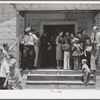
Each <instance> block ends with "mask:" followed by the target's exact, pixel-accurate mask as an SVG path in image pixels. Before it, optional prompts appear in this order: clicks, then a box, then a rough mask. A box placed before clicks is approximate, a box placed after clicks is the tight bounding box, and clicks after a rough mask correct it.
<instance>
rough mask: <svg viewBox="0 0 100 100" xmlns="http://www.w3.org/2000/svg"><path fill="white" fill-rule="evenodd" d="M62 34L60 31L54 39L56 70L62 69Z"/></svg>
mask: <svg viewBox="0 0 100 100" xmlns="http://www.w3.org/2000/svg"><path fill="white" fill-rule="evenodd" d="M62 35H63V32H62V31H61V32H60V33H59V35H58V36H57V38H56V61H57V69H61V68H62V67H61V66H62V46H63V40H62Z"/></svg>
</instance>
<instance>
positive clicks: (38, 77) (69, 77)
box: [27, 74, 94, 81]
mask: <svg viewBox="0 0 100 100" xmlns="http://www.w3.org/2000/svg"><path fill="white" fill-rule="evenodd" d="M93 76H94V75H92V74H91V76H90V80H93ZM75 80H82V74H27V81H75Z"/></svg>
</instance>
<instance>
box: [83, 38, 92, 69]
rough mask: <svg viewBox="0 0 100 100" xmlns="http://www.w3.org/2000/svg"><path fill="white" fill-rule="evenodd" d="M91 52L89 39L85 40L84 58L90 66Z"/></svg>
mask: <svg viewBox="0 0 100 100" xmlns="http://www.w3.org/2000/svg"><path fill="white" fill-rule="evenodd" d="M91 52H92V45H91V41H90V39H87V40H86V45H85V50H84V53H85V55H84V56H85V58H86V59H87V65H88V67H89V68H90V60H91Z"/></svg>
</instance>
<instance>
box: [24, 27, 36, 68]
mask: <svg viewBox="0 0 100 100" xmlns="http://www.w3.org/2000/svg"><path fill="white" fill-rule="evenodd" d="M25 33H26V35H25V36H24V38H23V44H24V50H23V61H22V67H23V69H24V70H25V69H26V68H28V69H33V68H34V56H35V55H34V52H35V51H34V45H35V42H34V40H35V39H36V38H35V36H33V35H32V28H30V27H28V28H26V29H25Z"/></svg>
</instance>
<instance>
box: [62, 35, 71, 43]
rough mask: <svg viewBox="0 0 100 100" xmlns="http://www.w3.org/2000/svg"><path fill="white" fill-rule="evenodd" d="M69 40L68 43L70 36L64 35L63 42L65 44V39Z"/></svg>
mask: <svg viewBox="0 0 100 100" xmlns="http://www.w3.org/2000/svg"><path fill="white" fill-rule="evenodd" d="M66 40H67V42H68V44H70V37H66V36H64V37H63V44H65V41H66Z"/></svg>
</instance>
